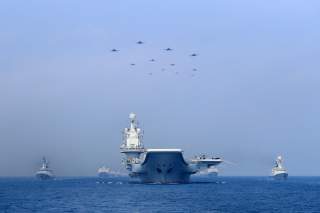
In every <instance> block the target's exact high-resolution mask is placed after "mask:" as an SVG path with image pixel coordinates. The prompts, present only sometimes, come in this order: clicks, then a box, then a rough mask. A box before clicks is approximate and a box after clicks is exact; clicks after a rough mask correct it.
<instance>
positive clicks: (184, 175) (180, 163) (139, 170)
mask: <svg viewBox="0 0 320 213" xmlns="http://www.w3.org/2000/svg"><path fill="white" fill-rule="evenodd" d="M193 173H194V171H193V170H192V168H190V167H189V165H188V164H187V163H186V162H185V160H184V159H183V156H182V153H181V152H180V151H148V152H147V153H146V155H145V158H144V161H143V162H142V163H141V164H137V165H134V166H133V168H132V176H135V177H137V178H139V179H140V180H141V182H142V183H188V182H189V181H190V175H191V174H193Z"/></svg>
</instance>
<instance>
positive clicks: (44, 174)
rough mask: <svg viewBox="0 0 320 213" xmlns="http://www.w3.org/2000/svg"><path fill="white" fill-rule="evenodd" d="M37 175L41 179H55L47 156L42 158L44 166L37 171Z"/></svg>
mask: <svg viewBox="0 0 320 213" xmlns="http://www.w3.org/2000/svg"><path fill="white" fill-rule="evenodd" d="M36 177H37V178H38V179H40V180H49V179H53V178H54V175H53V171H52V170H51V169H50V168H49V163H48V161H47V159H46V158H45V157H43V158H42V166H41V168H40V169H39V170H38V171H37V172H36Z"/></svg>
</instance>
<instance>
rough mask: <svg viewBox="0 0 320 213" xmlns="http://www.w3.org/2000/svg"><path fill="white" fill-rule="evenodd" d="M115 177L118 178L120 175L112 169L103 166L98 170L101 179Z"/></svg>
mask: <svg viewBox="0 0 320 213" xmlns="http://www.w3.org/2000/svg"><path fill="white" fill-rule="evenodd" d="M114 176H118V173H116V172H114V171H112V170H111V169H110V168H107V167H105V166H102V167H100V168H99V169H98V177H100V178H109V177H114Z"/></svg>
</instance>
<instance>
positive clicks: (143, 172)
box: [120, 113, 222, 183]
mask: <svg viewBox="0 0 320 213" xmlns="http://www.w3.org/2000/svg"><path fill="white" fill-rule="evenodd" d="M129 118H130V127H129V128H125V129H124V131H123V144H122V145H121V147H120V149H121V153H123V154H125V158H124V160H123V163H124V164H125V167H126V169H127V170H128V171H129V176H130V177H132V178H138V179H140V181H141V182H142V183H188V182H189V181H190V176H191V175H192V174H196V173H198V172H200V171H202V170H203V169H205V168H207V169H208V168H210V167H212V166H217V165H218V164H220V163H222V159H221V158H207V157H203V156H200V157H195V158H194V159H191V160H189V161H186V160H185V159H184V157H183V151H182V150H181V149H146V148H144V145H143V143H142V138H143V132H142V130H141V129H140V128H139V127H138V125H137V120H136V115H135V114H134V113H131V114H130V115H129Z"/></svg>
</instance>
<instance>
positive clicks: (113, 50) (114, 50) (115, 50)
mask: <svg viewBox="0 0 320 213" xmlns="http://www.w3.org/2000/svg"><path fill="white" fill-rule="evenodd" d="M118 51H119V50H117V49H112V50H111V52H118Z"/></svg>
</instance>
